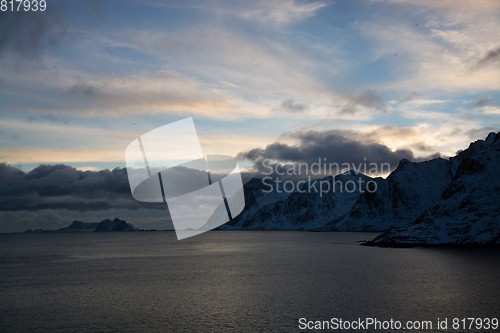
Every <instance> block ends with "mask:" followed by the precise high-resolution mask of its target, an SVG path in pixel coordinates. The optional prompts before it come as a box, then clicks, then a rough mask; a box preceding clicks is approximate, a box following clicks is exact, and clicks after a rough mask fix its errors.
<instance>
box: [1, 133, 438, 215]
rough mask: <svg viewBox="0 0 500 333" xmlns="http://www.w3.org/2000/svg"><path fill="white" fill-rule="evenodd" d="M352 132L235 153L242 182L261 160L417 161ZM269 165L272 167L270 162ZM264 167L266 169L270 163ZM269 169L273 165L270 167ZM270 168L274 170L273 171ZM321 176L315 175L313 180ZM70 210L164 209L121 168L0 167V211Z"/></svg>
mask: <svg viewBox="0 0 500 333" xmlns="http://www.w3.org/2000/svg"><path fill="white" fill-rule="evenodd" d="M353 135H355V133H354V132H350V131H342V130H330V131H324V132H316V131H309V132H296V133H291V134H288V136H290V137H293V138H295V139H297V140H298V141H299V143H298V144H297V145H288V144H284V143H279V142H276V143H272V144H270V145H268V146H267V147H266V148H263V149H262V148H255V149H252V150H250V151H247V152H242V153H240V154H239V155H238V156H237V157H238V158H239V159H246V160H250V161H252V162H253V163H254V170H253V171H252V172H247V173H243V174H242V176H243V181H244V182H246V181H247V180H249V179H250V178H252V177H263V172H264V171H268V169H265V168H264V167H263V165H262V163H261V162H262V160H264V159H269V160H272V161H273V162H281V163H288V164H284V165H282V164H281V163H276V164H274V165H275V167H276V168H278V170H279V171H281V170H287V169H289V168H291V167H292V166H293V165H294V163H296V164H297V163H302V164H304V163H306V164H309V165H312V164H313V163H317V162H318V158H321V159H322V161H326V162H327V163H338V164H343V163H349V164H351V165H353V164H355V165H356V166H357V165H359V164H363V163H365V164H370V163H376V164H379V165H380V164H382V163H385V164H389V165H390V170H393V169H394V168H395V167H397V165H398V163H399V161H400V160H401V159H408V160H410V161H420V160H425V159H430V158H432V157H438V156H435V155H434V156H429V158H425V159H422V158H415V157H414V155H413V152H412V151H411V150H409V149H400V150H396V151H392V150H391V149H389V148H388V147H387V146H385V145H382V144H380V143H376V142H373V141H371V140H369V139H366V138H365V140H366V142H362V141H361V140H362V139H361V138H360V139H358V140H356V139H354V138H353V137H352V136H353ZM269 164H271V163H269ZM269 164H268V165H269ZM271 165H272V164H271ZM276 168H275V170H276ZM307 176H308V175H307V174H302V175H291V176H290V177H288V178H289V179H299V178H300V179H302V178H303V177H305V178H307ZM321 176H324V175H321V174H316V175H313V178H318V177H321ZM46 209H52V210H61V209H65V210H71V211H77V212H86V211H107V210H137V209H150V210H151V209H152V210H165V211H166V212H167V213H168V208H167V206H166V205H165V204H163V203H149V202H146V203H143V202H139V201H137V200H135V199H134V198H133V197H132V195H131V192H130V186H129V182H128V177H127V170H126V168H115V169H113V170H101V171H80V170H77V169H75V168H73V167H71V166H68V165H64V164H58V165H40V166H38V167H37V168H35V169H33V170H31V171H29V172H24V171H22V170H20V169H18V168H15V167H13V166H10V165H7V164H5V163H0V211H21V210H22V211H36V210H46Z"/></svg>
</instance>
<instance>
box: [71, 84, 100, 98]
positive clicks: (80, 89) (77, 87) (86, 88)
mask: <svg viewBox="0 0 500 333" xmlns="http://www.w3.org/2000/svg"><path fill="white" fill-rule="evenodd" d="M68 94H70V95H71V94H75V95H83V96H88V97H94V96H96V95H97V88H96V87H95V86H93V85H91V84H87V83H84V82H83V83H76V84H74V85H72V86H71V87H69V88H68Z"/></svg>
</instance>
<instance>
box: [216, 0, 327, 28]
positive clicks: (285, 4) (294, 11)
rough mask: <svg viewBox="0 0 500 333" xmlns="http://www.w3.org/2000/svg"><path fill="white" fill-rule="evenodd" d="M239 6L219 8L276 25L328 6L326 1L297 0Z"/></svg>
mask: <svg viewBox="0 0 500 333" xmlns="http://www.w3.org/2000/svg"><path fill="white" fill-rule="evenodd" d="M237 3H238V4H239V5H242V4H243V6H239V7H238V8H234V9H233V10H231V6H227V7H226V6H225V7H226V8H219V9H218V10H219V11H220V12H222V13H224V14H227V15H234V16H237V17H240V18H243V19H245V20H249V21H254V22H258V23H261V24H270V25H275V26H283V25H290V24H294V23H299V22H301V21H303V20H305V19H308V18H310V17H312V16H313V15H314V14H315V13H316V12H317V11H318V10H319V9H321V8H323V7H325V6H327V5H328V4H327V3H326V2H305V1H304V2H302V1H296V0H275V1H267V0H257V1H248V2H237Z"/></svg>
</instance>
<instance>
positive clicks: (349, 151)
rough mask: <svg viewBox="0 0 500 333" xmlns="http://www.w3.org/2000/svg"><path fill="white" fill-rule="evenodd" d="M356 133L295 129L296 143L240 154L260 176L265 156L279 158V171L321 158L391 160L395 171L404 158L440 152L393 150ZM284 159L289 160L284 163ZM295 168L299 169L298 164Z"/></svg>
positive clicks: (357, 161) (356, 161) (360, 161)
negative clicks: (420, 152) (252, 163)
mask: <svg viewBox="0 0 500 333" xmlns="http://www.w3.org/2000/svg"><path fill="white" fill-rule="evenodd" d="M355 135H356V133H354V132H352V131H346V130H329V131H324V132H318V131H308V132H295V133H291V134H289V135H288V136H289V137H292V138H294V139H298V141H299V142H298V144H297V145H288V144H285V143H280V142H275V143H272V144H270V145H268V146H267V147H266V148H255V149H251V150H249V151H246V152H242V153H240V154H239V155H238V158H239V159H246V160H250V161H252V162H254V169H255V174H254V175H256V176H259V173H260V174H262V172H268V171H269V168H268V167H267V166H264V165H263V163H262V162H263V161H264V160H266V159H267V160H271V161H277V162H280V163H279V164H271V165H272V166H273V169H276V168H278V172H285V171H286V170H287V169H289V168H292V167H293V163H306V164H308V165H312V164H313V163H318V159H319V158H321V161H322V162H326V163H328V164H330V163H336V164H338V165H341V166H342V165H344V164H348V165H351V166H352V165H355V166H359V165H360V164H361V165H365V164H366V165H368V168H369V165H370V164H371V165H373V164H376V165H378V166H380V165H382V164H385V165H387V164H389V165H390V167H389V168H388V169H390V171H392V170H394V169H395V168H396V167H397V166H398V164H399V161H400V160H402V159H407V160H410V161H423V160H428V159H432V158H436V157H439V156H440V155H439V153H436V154H433V155H430V156H428V157H425V158H416V157H415V156H414V154H413V152H412V151H411V150H410V149H398V150H396V151H392V150H391V149H390V148H389V147H387V146H385V145H382V144H380V143H377V142H374V141H372V140H370V139H366V138H362V137H359V138H358V139H356V138H354V136H355ZM281 163H288V164H285V165H281ZM269 164H270V163H269V162H267V163H266V165H269ZM295 169H296V170H297V168H295ZM386 170H387V168H386ZM382 171H384V170H382ZM299 178H300V177H299Z"/></svg>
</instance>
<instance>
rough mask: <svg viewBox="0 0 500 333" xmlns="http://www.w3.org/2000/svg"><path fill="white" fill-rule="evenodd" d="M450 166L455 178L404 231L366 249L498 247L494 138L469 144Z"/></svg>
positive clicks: (498, 149) (498, 147) (499, 200)
mask: <svg viewBox="0 0 500 333" xmlns="http://www.w3.org/2000/svg"><path fill="white" fill-rule="evenodd" d="M450 162H451V165H452V166H456V169H455V170H456V172H455V174H454V178H453V180H452V182H451V183H450V184H449V185H448V186H447V187H446V189H445V190H444V191H443V193H442V195H441V196H440V198H439V200H437V202H436V203H435V204H434V205H433V206H432V207H430V208H428V209H427V210H425V211H424V212H423V213H422V214H421V215H420V216H419V217H418V218H417V219H416V220H415V221H414V223H413V224H412V226H410V227H409V228H407V229H405V230H398V231H392V232H388V233H385V234H382V235H380V236H378V237H376V238H375V239H374V240H373V241H371V242H368V244H367V245H381V246H384V245H385V246H405V245H415V244H422V245H443V244H453V245H499V244H500V173H499V170H500V133H497V134H496V135H495V133H490V135H489V136H488V137H487V138H486V140H479V141H476V142H474V143H472V144H471V145H470V146H469V148H468V149H466V150H465V151H463V152H461V153H460V154H458V155H457V156H456V157H455V158H452V159H450Z"/></svg>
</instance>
